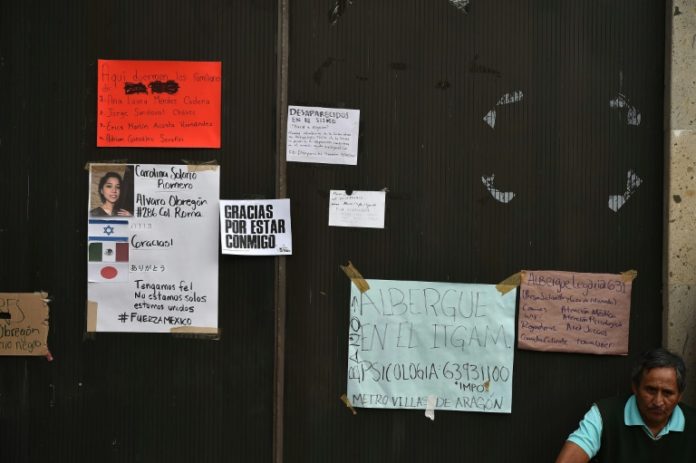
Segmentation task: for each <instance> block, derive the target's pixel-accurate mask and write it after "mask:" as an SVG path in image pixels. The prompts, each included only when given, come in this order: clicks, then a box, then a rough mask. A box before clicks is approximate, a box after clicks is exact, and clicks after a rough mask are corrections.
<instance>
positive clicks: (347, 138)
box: [286, 106, 360, 166]
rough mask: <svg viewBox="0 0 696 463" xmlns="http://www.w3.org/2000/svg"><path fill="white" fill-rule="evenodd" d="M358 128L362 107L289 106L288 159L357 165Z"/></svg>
mask: <svg viewBox="0 0 696 463" xmlns="http://www.w3.org/2000/svg"><path fill="white" fill-rule="evenodd" d="M359 131H360V110H359V109H343V108H316V107H305V106H289V107H288V130H287V133H288V136H287V145H286V160H287V161H289V162H318V163H324V164H347V165H352V166H354V165H356V164H357V163H358V134H359Z"/></svg>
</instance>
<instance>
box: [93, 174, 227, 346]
mask: <svg viewBox="0 0 696 463" xmlns="http://www.w3.org/2000/svg"><path fill="white" fill-rule="evenodd" d="M219 190H220V188H219V168H218V166H210V167H209V168H207V169H205V170H198V169H192V168H191V167H190V166H186V165H159V164H132V165H124V164H90V186H89V198H90V199H89V205H88V213H89V218H88V234H87V267H88V272H87V275H88V285H87V298H88V301H90V302H91V303H93V304H92V306H93V307H95V308H96V309H95V310H96V323H95V325H94V330H95V331H112V332H149V333H154V332H170V331H171V330H172V329H173V328H181V327H187V328H188V327H191V328H194V329H201V330H209V329H210V328H217V321H218V313H217V309H218V307H217V298H218V294H217V293H218V276H217V275H218V260H217V256H218V253H217V222H218V211H219V199H218V198H219Z"/></svg>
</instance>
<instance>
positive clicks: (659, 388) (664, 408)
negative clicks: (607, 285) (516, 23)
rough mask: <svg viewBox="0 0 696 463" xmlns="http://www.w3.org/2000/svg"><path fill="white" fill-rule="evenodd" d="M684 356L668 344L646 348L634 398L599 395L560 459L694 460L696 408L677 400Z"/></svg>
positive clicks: (570, 462)
mask: <svg viewBox="0 0 696 463" xmlns="http://www.w3.org/2000/svg"><path fill="white" fill-rule="evenodd" d="M685 386H686V367H685V366H684V361H683V360H682V359H681V357H679V356H678V355H675V354H673V353H671V352H669V351H667V350H665V349H655V350H651V351H648V352H645V353H644V354H643V355H642V356H641V358H640V360H639V362H638V364H637V365H636V366H635V368H634V370H633V376H632V385H631V387H632V389H633V395H631V396H630V397H626V396H624V397H615V398H610V399H604V400H600V401H598V402H597V403H595V404H594V405H592V408H590V410H589V411H588V412H587V414H586V415H585V417H584V418H583V420H582V421H581V422H580V427H579V428H578V429H577V430H576V431H575V432H574V433H572V434H571V435H570V436H569V437H568V440H567V441H566V443H565V445H564V446H563V448H562V449H561V453H560V454H559V455H558V458H557V459H556V463H585V462H588V461H589V460H590V458H594V457H595V456H596V457H597V461H599V462H611V463H620V462H631V463H640V462H664V463H678V462H687V461H688V462H696V409H693V408H691V407H689V406H688V405H685V404H681V405H677V404H678V403H679V400H680V399H681V397H682V393H683V392H684V387H685Z"/></svg>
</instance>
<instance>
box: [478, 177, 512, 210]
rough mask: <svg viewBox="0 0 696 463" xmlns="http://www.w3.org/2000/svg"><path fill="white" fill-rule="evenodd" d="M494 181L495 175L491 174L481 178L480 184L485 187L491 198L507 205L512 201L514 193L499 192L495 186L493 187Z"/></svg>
mask: <svg viewBox="0 0 696 463" xmlns="http://www.w3.org/2000/svg"><path fill="white" fill-rule="evenodd" d="M494 180H495V174H491V175H490V176H488V177H486V176H485V175H484V176H482V177H481V182H482V183H483V184H484V185H485V187H486V189H487V190H488V192H489V193H490V194H491V196H493V198H494V199H495V200H496V201H498V202H501V203H503V204H507V203H509V202H510V201H512V198H514V197H515V193H513V192H512V191H500V190H499V189H497V188H496V187H495V186H493V181H494Z"/></svg>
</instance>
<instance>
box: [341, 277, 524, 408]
mask: <svg viewBox="0 0 696 463" xmlns="http://www.w3.org/2000/svg"><path fill="white" fill-rule="evenodd" d="M367 283H368V284H369V289H368V290H367V291H365V292H364V293H361V292H360V290H359V289H358V288H357V287H356V286H355V285H354V284H352V283H351V294H350V318H349V322H348V399H349V400H350V403H351V404H353V406H354V407H364V408H401V409H418V410H425V409H426V408H428V398H429V397H435V398H436V399H435V403H434V404H432V405H433V407H431V408H432V409H433V410H449V411H471V412H487V413H511V412H512V371H513V358H514V349H513V348H514V344H515V299H516V295H517V292H516V290H513V291H509V292H507V293H506V294H501V293H500V292H499V291H498V290H497V289H496V287H495V285H486V284H463V283H433V282H422V281H393V280H372V279H370V280H367ZM431 401H432V399H431Z"/></svg>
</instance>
